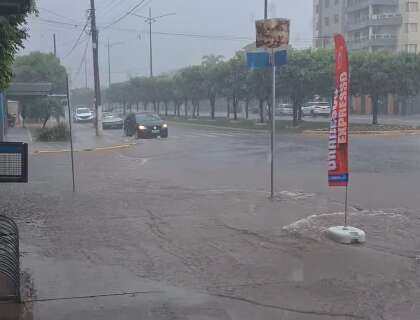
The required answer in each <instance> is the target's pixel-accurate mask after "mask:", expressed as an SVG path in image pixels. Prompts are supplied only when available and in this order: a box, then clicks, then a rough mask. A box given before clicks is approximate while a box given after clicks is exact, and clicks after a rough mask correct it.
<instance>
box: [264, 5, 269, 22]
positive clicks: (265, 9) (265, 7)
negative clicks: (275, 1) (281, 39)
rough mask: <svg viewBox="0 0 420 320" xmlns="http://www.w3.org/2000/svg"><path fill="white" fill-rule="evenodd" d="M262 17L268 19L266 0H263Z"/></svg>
mask: <svg viewBox="0 0 420 320" xmlns="http://www.w3.org/2000/svg"><path fill="white" fill-rule="evenodd" d="M264 19H265V20H267V19H268V0H264Z"/></svg>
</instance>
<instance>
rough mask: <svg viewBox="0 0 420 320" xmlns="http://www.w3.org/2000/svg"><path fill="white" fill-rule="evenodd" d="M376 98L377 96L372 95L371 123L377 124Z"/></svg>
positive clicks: (377, 98)
mask: <svg viewBox="0 0 420 320" xmlns="http://www.w3.org/2000/svg"><path fill="white" fill-rule="evenodd" d="M378 100H379V97H376V96H372V124H374V125H376V124H378Z"/></svg>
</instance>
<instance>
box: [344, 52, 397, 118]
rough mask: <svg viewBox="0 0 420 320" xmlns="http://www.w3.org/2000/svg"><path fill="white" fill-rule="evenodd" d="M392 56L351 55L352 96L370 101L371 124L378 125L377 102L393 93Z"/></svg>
mask: <svg viewBox="0 0 420 320" xmlns="http://www.w3.org/2000/svg"><path fill="white" fill-rule="evenodd" d="M393 59H394V55H392V54H391V53H387V52H356V53H353V54H352V55H351V63H350V65H351V71H350V76H351V78H350V79H351V84H350V88H351V91H352V93H353V94H357V95H369V96H370V97H371V100H372V124H378V111H379V110H378V109H379V101H380V99H381V98H384V97H385V96H386V95H388V93H391V92H393V91H394V88H393V85H394V84H395V81H394V80H393V64H394V63H393Z"/></svg>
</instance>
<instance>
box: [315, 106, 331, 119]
mask: <svg viewBox="0 0 420 320" xmlns="http://www.w3.org/2000/svg"><path fill="white" fill-rule="evenodd" d="M330 114H331V106H330V105H329V104H323V105H319V106H316V107H315V108H314V110H313V111H312V116H313V117H318V116H320V117H329V116H330Z"/></svg>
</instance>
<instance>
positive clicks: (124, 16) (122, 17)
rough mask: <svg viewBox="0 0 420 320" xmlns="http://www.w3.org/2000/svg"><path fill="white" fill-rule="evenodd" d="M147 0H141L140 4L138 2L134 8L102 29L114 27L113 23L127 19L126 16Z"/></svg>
mask: <svg viewBox="0 0 420 320" xmlns="http://www.w3.org/2000/svg"><path fill="white" fill-rule="evenodd" d="M145 2H146V0H141V1H140V2H139V3H138V4H136V5H135V6H134V7H133V8H131V9H130V10H128V11H127V12H126V13H124V14H123V15H122V16H121V17H119V18H118V19H116V20H114V21H113V22H111V23H110V24H108V25H106V26H105V27H103V28H102V30H106V29H108V28H110V27H112V26H113V25H115V24H117V23H118V22H120V21H121V20H123V19H125V18H126V17H128V16H129V15H130V14H132V13H133V12H134V11H136V10H137V9H138V8H140V6H141V5H143V4H144V3H145Z"/></svg>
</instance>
